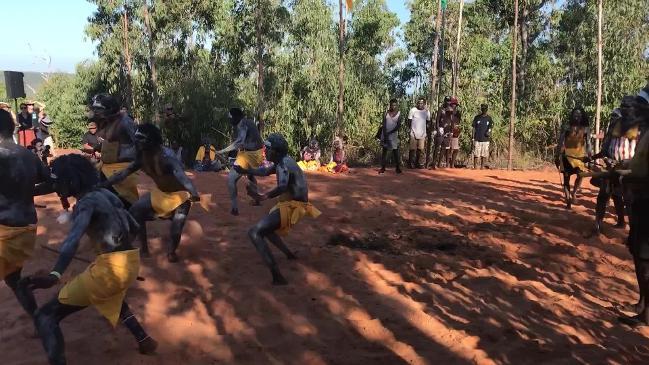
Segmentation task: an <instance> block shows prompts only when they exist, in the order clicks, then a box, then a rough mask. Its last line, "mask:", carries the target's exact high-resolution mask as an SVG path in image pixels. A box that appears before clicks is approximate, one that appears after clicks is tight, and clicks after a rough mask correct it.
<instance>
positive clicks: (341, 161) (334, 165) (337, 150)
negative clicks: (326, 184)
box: [323, 137, 349, 174]
mask: <svg viewBox="0 0 649 365" xmlns="http://www.w3.org/2000/svg"><path fill="white" fill-rule="evenodd" d="M333 150H334V151H333V153H332V154H331V161H330V162H329V163H328V164H327V165H326V166H323V168H324V171H327V172H331V173H334V174H341V173H344V172H348V171H349V167H347V159H346V156H345V147H344V143H343V140H342V138H340V137H336V138H334V143H333Z"/></svg>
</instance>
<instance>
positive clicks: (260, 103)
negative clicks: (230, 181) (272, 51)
mask: <svg viewBox="0 0 649 365" xmlns="http://www.w3.org/2000/svg"><path fill="white" fill-rule="evenodd" d="M261 1H262V0H257V8H256V9H255V18H257V21H256V26H255V35H256V38H257V121H258V122H259V133H262V132H263V130H264V58H263V57H264V44H263V42H262V37H261V33H262V30H261V19H262V15H261Z"/></svg>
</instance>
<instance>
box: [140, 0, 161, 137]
mask: <svg viewBox="0 0 649 365" xmlns="http://www.w3.org/2000/svg"><path fill="white" fill-rule="evenodd" d="M143 13H144V27H145V29H146V33H147V48H148V51H149V69H150V71H151V73H150V75H149V76H150V82H151V89H152V90H151V91H152V94H153V109H154V113H153V115H154V116H155V121H156V123H157V124H158V125H160V115H159V113H160V105H159V103H160V100H159V97H158V73H157V69H156V64H155V50H154V45H153V36H154V32H153V27H152V25H151V19H150V18H149V4H148V0H145V1H144V8H143Z"/></svg>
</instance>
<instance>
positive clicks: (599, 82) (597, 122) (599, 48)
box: [595, 0, 603, 153]
mask: <svg viewBox="0 0 649 365" xmlns="http://www.w3.org/2000/svg"><path fill="white" fill-rule="evenodd" d="M597 8H598V9H597V109H596V111H595V135H596V136H597V137H596V138H595V152H596V153H597V152H599V142H600V140H599V128H600V123H601V114H602V21H603V9H602V8H603V5H602V0H598V1H597Z"/></svg>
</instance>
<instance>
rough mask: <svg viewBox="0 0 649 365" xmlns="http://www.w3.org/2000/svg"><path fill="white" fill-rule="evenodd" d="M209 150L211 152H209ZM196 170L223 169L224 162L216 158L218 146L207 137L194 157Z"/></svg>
mask: <svg viewBox="0 0 649 365" xmlns="http://www.w3.org/2000/svg"><path fill="white" fill-rule="evenodd" d="M207 151H209V152H207ZM194 170H196V171H221V170H223V164H221V161H219V160H217V159H216V148H215V147H214V146H213V145H212V144H211V143H210V141H209V140H208V139H207V138H203V145H202V146H200V147H199V148H198V152H196V158H195V159H194Z"/></svg>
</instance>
